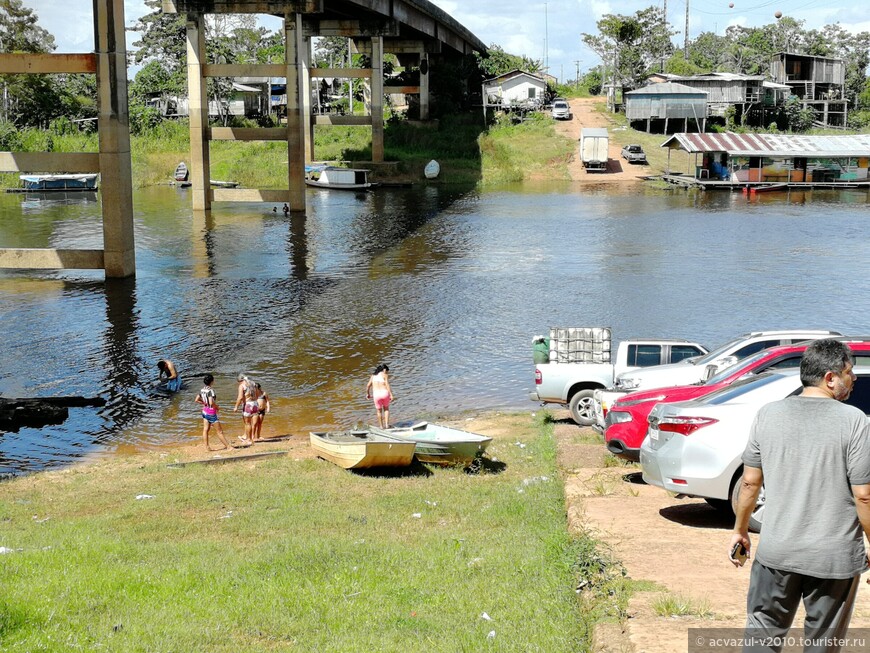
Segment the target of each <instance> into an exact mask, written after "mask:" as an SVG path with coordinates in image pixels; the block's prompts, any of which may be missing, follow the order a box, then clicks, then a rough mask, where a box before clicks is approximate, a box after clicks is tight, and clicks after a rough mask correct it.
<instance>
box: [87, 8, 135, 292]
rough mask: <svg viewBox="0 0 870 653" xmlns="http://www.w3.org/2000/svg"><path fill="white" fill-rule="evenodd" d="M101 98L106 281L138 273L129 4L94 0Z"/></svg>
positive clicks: (96, 51)
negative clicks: (127, 22)
mask: <svg viewBox="0 0 870 653" xmlns="http://www.w3.org/2000/svg"><path fill="white" fill-rule="evenodd" d="M93 6H94V25H95V28H96V48H95V55H96V77H97V89H98V91H97V92H98V95H99V111H100V120H99V129H100V135H99V142H100V175H101V176H102V183H101V184H100V187H101V188H100V192H101V195H102V208H103V267H104V269H105V273H106V277H107V278H109V277H116V278H118V277H130V276H133V275H135V274H136V251H135V243H134V238H133V173H132V168H131V164H130V125H129V119H128V116H127V48H126V45H125V44H126V41H125V37H124V0H94V4H93Z"/></svg>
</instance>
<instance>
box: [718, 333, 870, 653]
mask: <svg viewBox="0 0 870 653" xmlns="http://www.w3.org/2000/svg"><path fill="white" fill-rule="evenodd" d="M800 375H801V384H802V385H803V391H802V392H801V394H800V395H796V396H792V397H787V398H786V399H782V400H780V401H775V402H773V403H770V404H768V405H767V406H764V407H763V408H762V409H761V410H760V411H759V412H758V415H757V416H756V418H755V422H754V423H753V425H752V429H751V431H750V435H749V442H748V444H747V445H746V450H745V451H744V453H743V464H744V471H743V478H742V480H741V481H740V483H741V487H740V494H739V498H738V502H737V519H736V523H735V525H734V534H733V535H732V537H731V544H730V546H729V557H731V553H732V551H733V550H734V547H735V546H739V545H743V547H745V548H746V552H747V554H748V553H749V551H750V546H751V545H750V541H749V515H750V513H751V512H752V510H753V509H754V508H755V504H756V500H757V499H758V494H759V491H760V490H761V486H762V483H763V484H764V488H765V508H764V528H763V529H762V532H761V536H760V541H759V544H758V551H757V553H756V554H755V561H754V564H753V565H752V571H751V575H750V581H749V595H748V596H747V600H746V612H747V618H746V638H747V640H749V639H750V638H754V642H755V644H754V646H747V647H745V648H744V650H745V651H746V650H750V651H779V650H781V648H782V646H781V645H779V646H777V645H775V644H776V642H775V641H773V642H771V641H770V638H776V637H782V636H784V635H785V634H786V633H787V632H788V629H789V628H790V627H791V624H792V621H793V620H794V616H795V612H796V611H797V608H798V604H799V603H800V601H801V600H803V604H804V608H805V610H806V619H805V622H804V635H805V636H806V637H807V638H808V639H813V640H816V642H815V643H814V644H811V645H810V646H807V647H805V648H804V650H805V651H839V650H840V647H839V646H837V644H836V641H835V640H836V639H841V638H843V637H844V636H845V634H846V632H847V629H848V627H849V620H850V619H851V617H852V606H853V605H854V602H855V594H856V592H857V590H858V583H859V579H860V575H861V572H863V571H864V570H866V569H867V568H868V559H867V553H866V551H865V549H864V537H863V536H862V533H863V535H865V536H867V538H868V540H870V425H868V421H867V418H866V417H865V415H864V413H863V412H862V411H861V410H859V409H858V408H855V407H854V406H849V405H847V404H843V403H841V402H843V401H845V400H846V399H848V398H849V395H850V394H851V392H852V387H853V385H854V383H855V378H856V377H855V375H854V373H853V372H852V352H851V350H850V349H849V348H848V346H846V345H845V344H844V343H842V342H840V341H837V340H817V341H816V342H814V343H813V344H812V345H810V346H809V347H808V348H807V350H806V351H805V352H804V355H803V358H802V359H801V368H800ZM731 561H732V562H733V563H734V564H735V565H739V566H742V565H743V563H742V562H738V561H736V560H735V559H734V558H733V557H731ZM868 582H870V581H868Z"/></svg>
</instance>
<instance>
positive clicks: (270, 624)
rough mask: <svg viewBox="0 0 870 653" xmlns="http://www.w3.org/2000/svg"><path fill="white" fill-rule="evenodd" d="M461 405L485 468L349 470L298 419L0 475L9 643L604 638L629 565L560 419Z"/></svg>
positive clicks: (488, 643)
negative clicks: (561, 458)
mask: <svg viewBox="0 0 870 653" xmlns="http://www.w3.org/2000/svg"><path fill="white" fill-rule="evenodd" d="M456 423H458V424H459V425H460V426H462V427H463V428H467V429H469V430H473V431H476V432H480V433H485V434H487V435H491V436H492V437H493V438H494V441H493V443H492V444H491V446H490V449H489V451H488V454H489V455H488V460H487V462H486V463H485V464H484V465H483V466H482V467H481V468H480V470H479V471H478V472H477V473H468V472H466V471H463V470H461V469H457V468H447V469H441V468H438V467H426V466H422V465H416V466H414V467H412V468H411V469H409V470H405V471H398V472H394V473H388V474H378V473H368V474H362V473H352V472H347V471H345V470H342V469H340V468H338V467H336V466H334V465H331V464H329V463H327V462H325V461H323V460H320V459H316V458H314V457H313V455H312V454H311V451H310V449H309V448H308V446H307V438H305V437H303V436H300V435H295V436H292V437H290V438H289V439H286V440H283V441H280V442H278V441H273V442H271V443H268V444H263V445H256V446H255V447H254V448H253V449H247V450H244V451H236V452H233V453H232V454H218V455H217V456H216V455H215V454H210V455H208V456H207V455H206V454H205V452H204V448H203V447H202V446H201V445H198V446H189V447H179V448H174V449H170V448H165V447H158V448H154V449H152V450H149V451H146V452H142V453H139V454H136V455H119V456H113V457H108V458H101V459H99V460H96V461H92V462H91V463H90V464H87V465H79V466H75V467H71V468H68V469H65V470H62V471H52V472H43V473H39V474H33V475H30V476H27V477H23V478H18V479H13V480H10V481H6V482H4V483H3V498H2V499H0V521H2V522H3V523H4V529H3V532H2V535H0V547H3V548H2V549H0V550H2V551H3V555H2V556H0V561H2V565H3V573H4V578H5V579H6V580H7V583H6V588H7V591H6V592H5V593H4V596H3V597H0V633H2V636H3V642H4V646H6V647H8V648H10V649H11V648H17V649H21V650H41V649H51V648H54V647H56V645H57V644H58V643H60V642H62V643H63V644H62V646H63V647H65V648H85V649H95V648H99V647H102V648H107V649H111V650H112V651H117V652H121V653H123V652H125V651H134V650H143V649H148V650H196V651H228V652H229V651H239V650H244V651H275V650H290V649H293V650H308V651H312V650H317V651H348V650H358V651H364V650H365V651H374V650H377V651H407V650H409V648H419V649H421V650H426V651H445V652H451V653H452V652H453V651H457V650H468V651H473V650H484V649H485V650H494V651H527V650H529V648H530V647H534V648H536V649H537V650H543V651H548V652H557V651H566V652H567V651H571V652H575V651H591V650H592V642H591V638H590V634H591V631H592V629H593V625H594V622H595V621H596V620H599V619H601V618H604V617H605V616H606V615H608V614H611V613H613V612H614V610H616V608H614V605H615V604H616V603H618V602H619V601H623V600H624V599H625V597H626V594H625V583H624V581H623V580H622V579H621V577H620V578H610V577H609V576H608V575H607V574H605V573H604V570H603V569H602V568H601V566H600V558H599V557H598V556H597V555H596V544H595V542H594V541H593V540H591V539H590V538H588V537H587V536H585V535H583V534H578V535H574V536H572V535H569V532H568V529H567V527H566V520H565V499H564V492H563V487H562V483H561V481H560V476H559V469H558V466H557V463H556V459H557V455H556V445H555V441H554V438H553V425H552V423H550V422H549V421H547V420H546V419H541V415H539V416H538V418H537V419H534V418H532V417H530V416H529V414H528V413H522V414H513V415H503V414H488V415H474V416H468V417H464V418H461V419H459V420H457V422H456ZM267 451H271V452H273V453H274V454H275V455H273V456H269V457H259V458H251V457H249V455H250V454H251V453H266V452H267ZM281 452H283V453H281ZM228 458H234V459H235V460H234V461H232V462H224V463H223V464H198V463H195V461H197V460H210V461H211V460H222V461H226V460H227V459H228ZM582 581H585V584H589V582H593V583H594V584H596V585H599V587H600V588H601V591H600V592H597V593H596V594H595V595H594V596H591V595H590V596H586V595H580V596H579V600H578V594H576V593H575V588H576V587H577V584H578V582H582ZM605 584H606V585H605ZM605 587H610V588H611V589H612V593H611V592H609V591H607V590H606V589H605Z"/></svg>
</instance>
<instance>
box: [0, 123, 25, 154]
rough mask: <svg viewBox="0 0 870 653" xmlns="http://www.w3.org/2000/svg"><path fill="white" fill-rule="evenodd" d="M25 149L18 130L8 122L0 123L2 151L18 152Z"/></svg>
mask: <svg viewBox="0 0 870 653" xmlns="http://www.w3.org/2000/svg"><path fill="white" fill-rule="evenodd" d="M22 149H23V147H22V142H21V134H20V133H19V131H18V128H17V127H16V126H15V125H14V124H13V123H11V122H9V121H7V120H3V121H0V150H2V151H4V152H16V151H21V150H22Z"/></svg>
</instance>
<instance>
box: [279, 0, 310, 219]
mask: <svg viewBox="0 0 870 653" xmlns="http://www.w3.org/2000/svg"><path fill="white" fill-rule="evenodd" d="M284 40H285V44H286V58H285V61H286V65H287V160H288V168H289V174H288V182H289V185H290V190H289V193H288V195H289V199H288V204H289V205H290V210H291V211H305V159H306V156H307V155H308V154H309V152H308V150H309V148H306V143H305V140H306V139H305V136H306V131H308V128H307V125H308V123H307V122H306V118H305V115H304V114H308V120H309V121H310V120H311V117H310V114H311V106H310V105H311V99H310V98H311V93H310V92H309V93H306V92H305V89H306V88H310V85H309V84H307V83H306V82H305V79H306V78H307V77H308V74H309V73H308V65H307V57H306V56H305V52H306V51H307V48H308V39H306V38H305V37H304V36H303V35H302V14H300V13H294V14H286V15H285V17H284ZM306 98H307V99H306ZM312 148H313V145H312Z"/></svg>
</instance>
